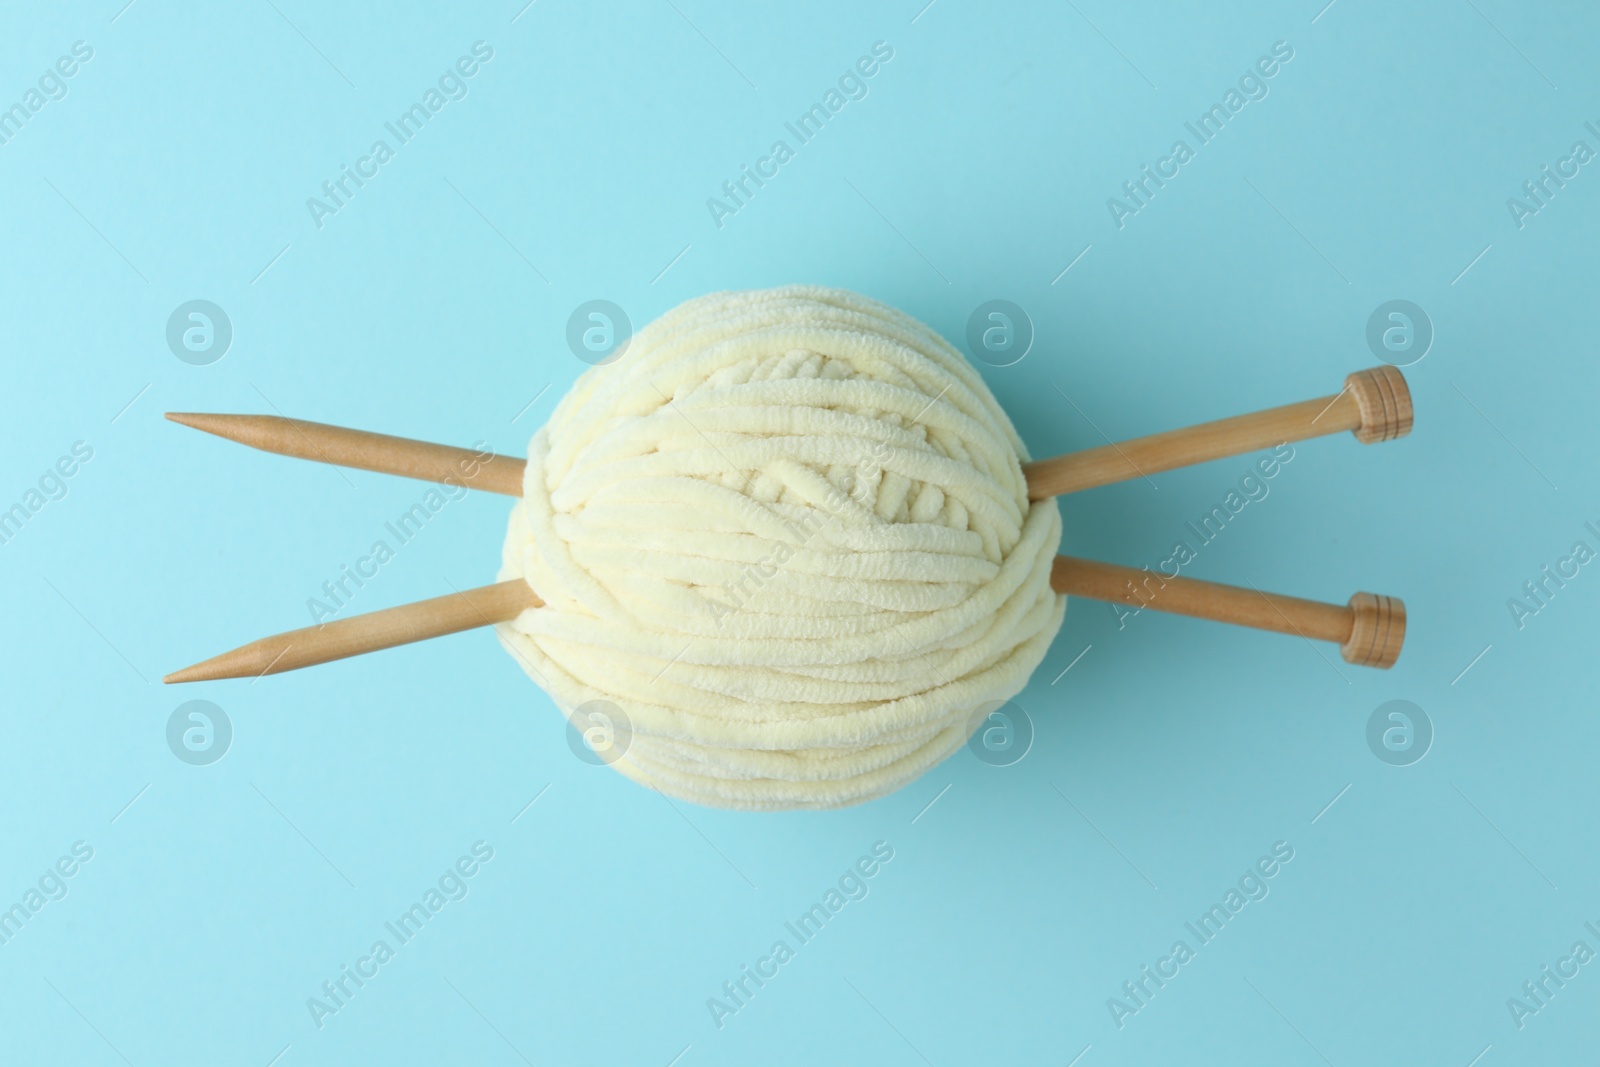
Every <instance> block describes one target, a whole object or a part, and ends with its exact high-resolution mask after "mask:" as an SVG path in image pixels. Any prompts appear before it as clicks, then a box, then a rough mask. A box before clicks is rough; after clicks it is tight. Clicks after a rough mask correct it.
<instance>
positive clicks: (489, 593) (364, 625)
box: [163, 556, 1405, 683]
mask: <svg viewBox="0 0 1600 1067" xmlns="http://www.w3.org/2000/svg"><path fill="white" fill-rule="evenodd" d="M1050 586H1051V588H1053V589H1054V590H1055V591H1056V592H1058V593H1066V594H1068V595H1070V596H1081V597H1088V598H1089V599H1091V600H1109V601H1120V602H1122V603H1125V604H1137V605H1140V606H1143V607H1148V608H1152V609H1154V610H1156V611H1169V612H1173V613H1175V614H1178V615H1190V616H1193V617H1195V618H1200V619H1212V620H1215V621H1217V622H1228V623H1234V624H1237V625H1240V626H1253V627H1255V628H1256V629H1258V630H1273V631H1275V632H1277V633H1286V634H1299V635H1300V636H1302V637H1306V638H1310V639H1312V640H1317V641H1332V642H1335V643H1337V644H1339V645H1340V646H1341V652H1342V653H1343V654H1344V657H1345V659H1347V660H1349V661H1350V662H1351V663H1357V664H1361V665H1363V666H1371V667H1389V666H1392V665H1393V664H1394V661H1395V657H1397V656H1398V655H1399V654H1400V645H1401V643H1402V641H1403V640H1404V636H1405V608H1404V606H1403V605H1401V604H1400V602H1399V601H1398V600H1395V599H1394V598H1392V597H1374V596H1372V595H1371V594H1369V593H1357V594H1356V595H1355V597H1353V598H1351V602H1350V604H1349V605H1347V606H1341V605H1337V604H1323V603H1319V602H1317V601H1314V600H1301V599H1300V598H1299V597H1290V596H1278V595H1276V594H1272V593H1262V592H1258V591H1257V590H1254V589H1240V588H1237V587H1235V586H1231V585H1218V584H1216V583H1215V582H1202V581H1199V580H1197V579H1194V578H1168V577H1166V576H1165V575H1161V574H1158V573H1156V572H1152V571H1148V570H1139V569H1137V568H1134V567H1121V566H1118V565H1116V564H1114V563H1099V562H1096V561H1094V560H1087V559H1077V558H1074V557H1072V556H1057V557H1056V559H1055V562H1054V564H1053V565H1052V566H1051V569H1050ZM542 603H543V601H541V600H540V599H539V598H538V597H537V596H536V595H535V594H534V593H533V591H532V590H531V589H529V588H528V584H527V583H526V582H524V581H522V580H521V579H512V580H511V581H508V582H500V583H498V584H496V585H485V586H480V587H478V588H476V589H468V590H465V591H464V592H460V593H452V594H450V595H449V596H442V597H435V598H434V599H432V600H422V601H418V602H417V603H415V604H404V605H401V606H400V607H397V608H387V609H385V610H383V611H374V612H372V613H370V614H367V615H356V616H353V617H351V618H348V619H340V620H337V621H335V622H330V623H324V624H323V625H321V626H308V627H306V628H305V629H302V630H291V631H290V632H288V633H284V634H278V635H276V636H274V637H264V638H262V639H261V640H259V641H253V642H251V643H250V644H248V645H244V646H242V647H240V648H236V649H234V650H233V651H232V652H224V653H223V654H222V655H220V656H215V657H213V658H211V659H208V660H206V661H204V662H203V663H196V664H195V665H194V666H192V667H185V668H184V669H183V670H181V671H175V672H173V673H172V674H169V675H167V676H166V678H164V679H163V681H166V682H169V683H170V682H200V681H212V680H215V679H219V678H253V677H258V676H260V675H263V674H278V673H280V672H283V671H292V670H296V669H298V668H300V667H310V666H313V665H315V664H318V663H327V662H329V661H330V660H336V659H345V658H347V657H349V656H358V655H360V654H362V653H364V652H376V651H378V650H379V649H384V648H393V647H394V646H396V645H405V644H410V643H411V642H413V641H423V640H426V639H428V638H430V637H442V636H443V635H445V634H453V633H458V632H460V631H462V630H470V629H472V628H474V627H477V626H489V625H491V624H493V623H497V622H507V621H509V620H511V619H514V618H516V617H517V615H518V614H520V613H521V612H522V611H524V610H526V609H527V608H536V607H539V606H540V605H541V604H542Z"/></svg>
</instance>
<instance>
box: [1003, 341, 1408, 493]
mask: <svg viewBox="0 0 1600 1067" xmlns="http://www.w3.org/2000/svg"><path fill="white" fill-rule="evenodd" d="M1411 421H1412V412H1411V395H1410V393H1409V391H1408V390H1407V388H1406V384H1405V378H1404V377H1403V376H1402V375H1401V374H1400V372H1399V371H1397V370H1395V369H1394V368H1393V367H1388V366H1384V367H1377V368H1374V369H1372V370H1366V371H1357V372H1356V373H1355V374H1352V375H1350V376H1349V377H1348V378H1346V379H1345V387H1344V389H1343V390H1341V391H1340V392H1339V393H1338V394H1337V395H1334V396H1324V397H1319V398H1318V399H1316V400H1305V401H1301V402H1300V403H1298V404H1285V405H1284V406H1282V407H1276V408H1269V409H1268V410H1266V411H1255V412H1251V413H1250V414H1248V415H1235V416H1233V417H1232V418H1227V419H1218V420H1217V421H1215V422H1206V423H1201V424H1200V425H1199V426H1189V427H1185V428H1184V429H1181V430H1168V431H1167V432H1165V433H1157V434H1151V435H1150V436H1148V437H1137V438H1134V439H1133V440H1131V441H1122V442H1120V443H1117V444H1106V445H1101V446H1099V447H1098V448H1091V449H1087V450H1085V451H1083V452H1074V453H1072V454H1070V455H1066V456H1057V457H1055V458H1054V459H1043V460H1039V461H1038V462H1036V463H1029V464H1027V465H1026V466H1024V467H1023V468H1022V473H1023V474H1024V475H1026V476H1027V479H1028V498H1029V499H1030V500H1044V499H1046V498H1047V497H1052V496H1060V495H1062V494H1064V493H1076V492H1079V491H1081V490H1084V489H1093V488H1095V487H1096V486H1101V485H1110V484H1111V483H1113V482H1123V481H1127V480H1129V479H1131V478H1139V477H1148V476H1149V475H1152V474H1156V473H1159V472H1160V471H1168V470H1172V469H1173V468H1175V467H1187V466H1190V465H1192V464H1195V463H1205V462H1206V461H1208V460H1213V459H1222V458H1224V457H1226V456H1237V455H1241V454H1242V453H1245V452H1255V451H1258V450H1259V449H1263V448H1271V447H1272V446H1273V445H1278V444H1283V443H1285V442H1288V441H1304V440H1305V439H1307V438H1309V437H1320V436H1322V435H1323V434H1331V433H1340V432H1342V431H1344V430H1350V431H1352V432H1353V433H1354V434H1355V435H1356V437H1357V439H1359V440H1360V441H1362V442H1363V443H1365V444H1371V443H1373V442H1376V441H1388V440H1391V439H1393V438H1396V437H1400V436H1402V435H1404V434H1406V433H1409V432H1410V430H1411Z"/></svg>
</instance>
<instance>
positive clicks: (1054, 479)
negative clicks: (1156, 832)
mask: <svg viewBox="0 0 1600 1067" xmlns="http://www.w3.org/2000/svg"><path fill="white" fill-rule="evenodd" d="M167 418H169V419H171V420H172V421H173V422H177V423H182V424H183V425H185V426H192V427H194V428H195V429H197V430H204V431H205V432H206V433H210V434H215V435H217V436H218V437H225V438H227V439H228V440H230V441H237V442H239V443H240V444H244V445H249V446H250V447H251V448H259V449H262V450H263V451H266V452H277V453H279V454H281V455H285V456H294V457H297V458H299V459H309V460H315V461H318V462H321V463H334V464H337V465H339V466H343V467H357V468H360V469H362V470H370V471H379V472H381V473H384V474H398V475H401V476H403V477H407V478H420V479H422V480H423V481H430V482H450V483H452V484H454V483H460V484H463V485H466V486H468V487H470V488H473V489H487V490H488V491H489V492H492V493H504V494H505V495H507V496H521V495H522V475H523V471H524V469H525V468H526V466H527V461H526V460H522V459H518V458H516V457H515V456H500V455H496V454H494V453H492V452H475V451H472V450H470V449H466V448H455V447H452V446H450V445H435V444H429V443H428V442H426V441H413V440H410V439H409V438H405V437H390V436H389V435H388V434H381V433H368V432H367V431H365V430H349V429H345V428H344V427H342V426H329V425H326V424H325V423H320V422H307V421H305V420H304V419H288V418H283V417H282V416H277V415H212V414H200V413H195V412H168V413H167ZM1344 430H1350V431H1353V432H1354V433H1355V435H1356V437H1357V438H1359V439H1360V440H1361V441H1363V442H1367V443H1371V442H1373V441H1387V440H1390V439H1391V438H1395V437H1400V436H1402V435H1403V434H1406V433H1408V432H1410V430H1411V396H1410V393H1409V392H1408V391H1407V389H1406V383H1405V378H1404V377H1402V376H1401V374H1400V372H1399V371H1397V370H1395V369H1394V368H1393V367H1388V366H1384V367H1376V368H1374V369H1372V370H1365V371H1357V372H1356V373H1355V374H1352V375H1350V376H1349V377H1348V378H1346V379H1345V387H1344V390H1343V391H1342V392H1340V393H1338V394H1337V395H1335V396H1325V397H1321V398H1319V399H1316V400H1306V401H1303V402H1301V403H1298V404H1287V405H1285V406H1283V407H1278V408H1271V409H1269V410H1267V411H1257V412H1253V413H1251V414H1249V415H1236V416H1234V417H1233V418H1228V419H1219V420H1218V421H1216V422H1207V423H1202V424H1200V425H1199V426H1190V427H1187V428H1185V429H1181V430H1169V431H1167V432H1166V433H1158V434H1152V435H1150V436H1149V437H1138V438H1135V439H1133V440H1131V441H1123V442H1121V443H1120V444H1108V445H1101V446H1100V447H1098V448H1091V449H1088V450H1086V451H1083V452H1073V453H1071V454H1069V455H1065V456H1056V457H1055V458H1053V459H1042V460H1039V461H1037V462H1035V463H1029V464H1027V465H1025V466H1024V467H1023V468H1022V473H1023V474H1024V475H1025V476H1026V477H1027V480H1028V498H1029V499H1030V500H1045V499H1048V498H1049V497H1052V496H1060V495H1061V494H1063V493H1075V492H1078V491H1080V490H1083V489H1092V488H1094V487H1096V486H1101V485H1109V484H1111V483H1112V482H1121V481H1127V480H1128V479H1130V478H1138V477H1141V476H1148V475H1151V474H1155V473H1157V472H1159V471H1167V470H1172V469H1173V468H1175V467H1186V466H1189V465H1190V464H1194V463H1204V462H1206V461H1207V460H1213V459H1222V458H1223V457H1225V456H1236V455H1240V454H1241V453H1245V452H1254V451H1257V450H1258V449H1262V448H1269V447H1271V446H1272V445H1276V444H1282V443H1284V442H1286V441H1303V440H1305V439H1306V438H1308V437H1317V436H1320V435H1322V434H1330V433H1340V432H1342V431H1344Z"/></svg>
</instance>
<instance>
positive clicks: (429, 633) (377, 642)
mask: <svg viewBox="0 0 1600 1067" xmlns="http://www.w3.org/2000/svg"><path fill="white" fill-rule="evenodd" d="M543 603H544V601H542V600H540V599H539V598H538V597H537V596H535V595H534V593H533V590H531V589H529V588H528V583H527V582H524V581H511V582H500V583H499V584H497V585H483V586H479V587H477V588H476V589H467V590H463V591H461V592H457V593H451V594H449V595H448V596H440V597H434V598H433V599H432V600H419V601H417V602H415V603H413V604H402V605H400V606H399V607H397V608H385V609H384V610H382V611H372V612H368V613H367V614H365V615H354V616H352V617H350V618H348V619H336V620H334V621H333V622H328V623H323V624H322V625H321V626H307V627H305V628H304V629H301V630H290V631H289V632H288V633H282V634H276V635H274V636H272V637H263V638H262V639H261V640H259V641H252V642H250V643H249V644H248V645H241V646H240V647H238V648H236V649H234V650H233V651H232V652H224V653H223V654H222V655H220V656H214V657H212V658H211V659H208V660H205V661H203V662H201V663H196V664H195V665H194V666H192V667H185V668H184V669H183V670H181V671H174V672H172V673H171V674H169V675H167V676H166V677H165V678H163V679H162V681H163V682H166V683H168V684H171V683H173V682H205V681H211V680H212V679H215V678H256V677H260V676H261V675H264V674H280V673H282V672H284V671H293V670H299V669H300V668H301V667H312V666H315V665H316V664H318V663H328V662H329V661H331V660H336V659H346V658H348V657H350V656H359V655H361V654H362V653H364V652H377V651H378V650H380V649H385V648H394V647H395V646H396V645H409V644H411V643H412V642H414V641H425V640H427V639H428V638H430V637H443V636H444V635H445V634H453V633H460V632H461V631H462V630H472V629H476V628H477V627H479V626H488V625H490V624H491V623H496V622H505V621H506V620H507V619H514V618H516V617H517V614H518V613H519V612H521V611H522V610H523V609H525V608H536V607H539V606H540V605H542V604H543Z"/></svg>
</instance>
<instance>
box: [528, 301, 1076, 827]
mask: <svg viewBox="0 0 1600 1067" xmlns="http://www.w3.org/2000/svg"><path fill="white" fill-rule="evenodd" d="M1026 459H1027V455H1026V452H1025V450H1024V448H1023V445H1022V442H1021V439H1020V438H1018V436H1017V433H1016V431H1015V429H1013V427H1012V425H1011V422H1010V420H1009V419H1008V418H1007V417H1006V415H1005V412H1004V411H1002V410H1001V409H1000V406H999V404H998V403H997V402H996V401H995V399H994V397H993V396H992V395H991V394H990V392H989V390H988V388H987V387H986V386H985V385H984V383H983V381H982V379H981V378H980V377H979V376H978V374H977V373H976V372H975V371H974V370H973V369H972V367H971V366H969V365H968V364H967V362H966V361H965V360H964V359H963V358H962V357H961V355H960V353H958V352H957V351H956V350H955V349H953V348H952V347H951V346H950V345H949V344H948V343H946V342H945V341H944V340H943V339H942V338H940V337H939V336H938V335H937V334H935V333H934V332H933V331H932V330H930V329H929V328H928V327H926V326H924V325H922V324H921V323H919V322H917V321H916V320H915V319H912V318H910V317H909V316H907V315H904V314H902V313H900V312H898V311H896V310H894V309H893V308H890V307H886V306H885V305H883V304H879V303H877V302H875V301H872V300H868V299H866V298H865V297H862V296H859V295H857V294H855V293H850V292H845V291H842V290H836V289H824V288H816V287H810V286H789V287H785V288H780V289H771V290H764V291H754V292H728V293H716V294H712V295H710V296H705V297H702V298H699V299H696V300H691V301H689V302H688V303H685V304H683V305H681V306H679V307H678V308H676V309H674V310H673V311H670V312H668V313H667V314H666V315H664V316H662V317H661V318H660V319H659V320H657V321H656V322H654V323H652V324H651V325H650V326H649V327H647V328H646V329H644V330H642V331H640V333H639V334H638V335H637V336H636V337H634V338H633V340H632V342H631V343H630V344H629V346H628V348H627V350H626V353H625V354H624V355H623V357H622V358H621V359H619V360H618V361H616V362H615V363H611V364H607V365H603V366H597V367H594V368H592V369H590V370H589V371H587V372H585V373H584V374H583V375H582V376H581V377H580V378H579V379H578V380H577V382H576V383H575V384H574V386H573V387H572V390H571V392H569V393H568V394H567V396H566V397H565V398H564V399H563V400H562V401H561V403H560V405H559V406H558V407H557V408H556V410H555V413H554V414H553V415H552V416H551V418H550V421H549V422H548V423H547V424H546V425H545V426H544V428H542V429H541V430H540V431H539V432H538V433H537V434H536V435H535V436H534V438H533V441H532V443H531V444H530V445H529V447H528V465H527V473H526V477H525V480H524V485H523V498H522V500H521V502H520V503H519V504H517V506H516V507H515V508H514V510H513V512H512V515H511V521H510V528H509V530H508V531H507V534H506V542H505V549H504V554H503V567H502V569H501V572H500V579H501V580H506V579H510V578H515V577H521V578H523V579H525V580H526V581H527V582H528V584H529V585H530V586H531V587H532V588H533V590H534V591H535V592H536V593H537V594H538V595H539V597H540V598H542V599H543V600H544V606H543V607H539V608H533V609H530V610H527V611H524V612H523V613H522V614H521V615H520V616H519V617H518V618H516V619H515V620H514V621H512V622H510V623H506V624H503V625H501V626H500V627H499V632H500V637H501V639H502V641H503V642H504V643H505V644H506V645H507V647H508V648H509V649H510V651H511V652H512V653H513V654H514V655H515V656H516V658H517V659H518V660H519V661H520V662H521V663H522V664H523V666H524V668H525V669H526V670H527V672H528V673H529V675H530V676H531V677H532V678H534V679H535V680H536V681H537V682H538V683H539V684H540V685H541V686H542V687H543V688H544V689H545V690H546V692H548V693H549V694H550V696H551V698H552V699H553V700H554V701H555V702H556V704H557V705H558V706H560V707H561V709H562V710H563V712H565V713H566V714H567V715H568V716H569V717H570V716H572V715H573V714H574V712H575V711H576V710H577V709H579V708H582V707H585V706H592V705H591V702H593V701H607V702H609V703H610V704H612V705H615V708H616V709H620V712H621V714H622V716H623V717H624V718H625V720H626V723H627V727H628V731H629V732H628V733H626V734H625V736H624V738H623V740H621V741H618V742H617V747H616V750H615V753H614V755H615V757H616V758H615V759H614V761H611V762H612V765H613V766H614V767H615V768H616V769H617V770H619V771H621V772H622V773H623V774H626V775H628V776H629V777H631V778H633V779H635V780H637V781H639V782H641V783H643V784H645V785H648V786H651V787H653V788H655V789H658V790H660V791H661V792H663V793H665V794H668V795H670V796H674V797H679V798H682V799H685V800H690V801H694V802H697V803H701V804H707V805H714V806H718V807H729V808H743V809H750V810H777V809H786V808H828V807H837V806H840V805H845V804H851V803H856V802H859V801H863V800H867V799H871V798H873V797H878V796H881V795H883V794H885V793H889V792H891V791H893V790H895V789H898V788H900V787H901V786H903V785H905V784H906V783H907V782H910V781H911V780H913V779H915V778H916V777H917V776H918V775H920V774H922V773H923V772H924V771H926V770H927V769H928V768H930V767H932V766H933V765H934V764H936V763H938V762H939V761H941V760H943V759H944V758H945V757H946V756H949V755H950V754H951V753H952V752H954V751H956V750H957V749H958V748H960V747H961V746H962V745H963V743H964V742H965V741H966V740H967V738H968V736H969V735H970V734H971V732H972V730H973V728H974V726H975V725H976V719H975V715H974V712H975V710H976V709H979V708H980V707H981V706H982V705H984V704H985V703H986V702H989V701H996V700H1005V699H1008V698H1010V697H1012V696H1014V695H1016V693H1018V692H1019V691H1020V690H1021V689H1022V687H1023V686H1024V685H1025V684H1026V683H1027V680H1028V677H1029V675H1030V674H1031V673H1032V672H1033V670H1034V668H1035V667H1036V666H1038V664H1039V662H1040V660H1041V659H1043V657H1044V654H1045V652H1046V650H1047V648H1048V646H1049V644H1050V641H1051V640H1052V638H1054V636H1055V633H1056V631H1057V630H1058V629H1059V627H1060V625H1061V618H1062V612H1063V611H1064V609H1065V598H1064V597H1061V596H1058V595H1056V594H1055V593H1054V592H1052V591H1051V588H1050V564H1051V561H1052V559H1053V557H1054V555H1055V553H1056V550H1057V547H1058V545H1059V543H1060V540H1061V519H1060V515H1059V513H1058V512H1057V510H1056V506H1055V503H1054V502H1053V501H1042V502H1037V503H1032V504H1030V503H1029V501H1028V497H1027V489H1026V484H1025V482H1024V480H1023V475H1022V468H1021V463H1022V462H1023V461H1025V460H1026ZM978 717H979V718H981V716H978ZM624 741H625V743H624Z"/></svg>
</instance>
